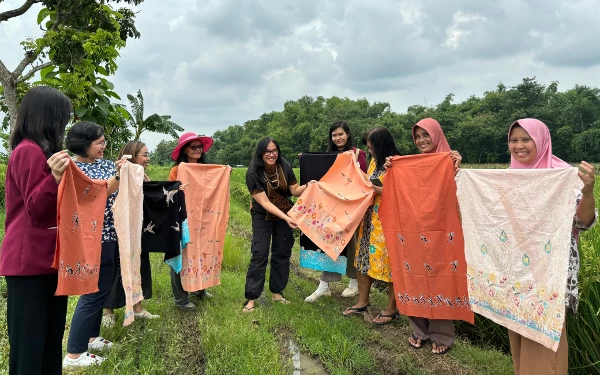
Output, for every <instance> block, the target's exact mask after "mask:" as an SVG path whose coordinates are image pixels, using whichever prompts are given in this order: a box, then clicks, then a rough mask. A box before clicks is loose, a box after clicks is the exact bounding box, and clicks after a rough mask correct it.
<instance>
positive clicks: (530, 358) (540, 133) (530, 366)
mask: <svg viewBox="0 0 600 375" xmlns="http://www.w3.org/2000/svg"><path fill="white" fill-rule="evenodd" d="M508 148H509V150H510V155H511V160H510V167H511V168H515V169H537V168H570V167H571V165H569V164H568V163H566V162H564V161H562V160H560V159H559V158H557V157H556V156H554V155H552V140H551V139H550V131H549V130H548V127H546V125H545V124H544V123H543V122H541V121H539V120H536V119H532V118H526V119H521V120H517V121H515V122H514V123H513V124H512V125H511V127H510V130H509V132H508ZM579 177H580V178H581V180H582V181H583V184H584V186H583V189H581V194H580V195H579V196H578V197H577V203H576V204H577V211H576V213H575V217H574V218H573V231H572V235H571V251H570V256H569V277H568V279H567V286H566V296H565V309H566V310H567V311H568V312H570V313H572V314H576V313H577V304H578V302H579V301H578V292H579V291H578V287H577V274H578V273H579V252H578V250H577V244H578V240H579V231H581V230H588V229H589V228H591V227H592V225H594V223H595V222H596V219H597V216H598V212H597V211H596V208H595V202H594V183H595V171H594V167H593V166H592V165H591V164H589V163H587V162H585V161H582V162H581V164H580V165H579ZM565 324H566V323H565ZM508 337H509V339H510V351H511V354H512V359H513V366H514V368H515V375H519V374H544V375H546V374H556V375H566V374H567V371H568V364H569V362H568V360H569V356H568V342H567V331H566V325H565V327H563V332H562V334H561V336H560V343H559V345H558V350H557V351H556V352H554V351H552V350H551V349H548V348H546V347H545V346H543V345H541V344H538V343H536V342H535V341H532V340H529V339H528V338H526V337H523V336H521V335H519V334H517V333H515V332H513V331H511V330H508Z"/></svg>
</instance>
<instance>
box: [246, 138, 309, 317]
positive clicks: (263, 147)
mask: <svg viewBox="0 0 600 375" xmlns="http://www.w3.org/2000/svg"><path fill="white" fill-rule="evenodd" d="M312 182H314V181H311V182H310V183H312ZM246 185H247V186H248V190H249V191H250V195H251V196H252V201H251V205H250V214H251V215H252V248H251V252H252V257H251V258H250V264H249V266H248V272H247V273H246V288H245V289H246V290H245V296H246V302H245V303H244V308H243V309H242V311H243V312H252V311H254V307H255V300H256V299H257V298H258V297H259V296H260V294H261V293H262V291H263V287H264V284H265V272H266V270H267V262H268V261H269V247H271V278H270V280H269V289H270V291H271V293H272V294H273V297H272V299H273V301H274V302H279V303H283V304H288V303H289V301H288V300H286V299H285V298H284V297H283V295H282V292H283V290H284V289H285V287H286V285H287V282H288V278H289V274H290V257H291V256H292V246H294V234H293V232H292V229H293V228H297V227H298V223H296V222H295V221H294V220H293V219H292V218H290V217H289V216H287V214H286V212H288V211H289V210H290V209H291V208H292V200H291V196H292V195H293V196H296V197H298V196H300V195H301V194H302V193H303V192H304V190H306V186H307V184H305V185H303V186H298V182H297V180H296V176H295V175H294V171H293V170H292V166H291V165H290V163H288V162H287V161H286V160H285V159H284V158H283V156H281V152H280V149H279V145H278V144H277V142H276V141H275V140H274V139H273V138H271V137H266V138H263V139H261V140H260V141H258V144H257V145H256V151H255V152H254V156H253V158H252V160H251V161H250V166H249V167H248V171H247V172H246ZM271 242H272V245H271Z"/></svg>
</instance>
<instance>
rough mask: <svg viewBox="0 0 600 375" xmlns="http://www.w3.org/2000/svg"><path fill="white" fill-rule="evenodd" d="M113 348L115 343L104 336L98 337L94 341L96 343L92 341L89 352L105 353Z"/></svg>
mask: <svg viewBox="0 0 600 375" xmlns="http://www.w3.org/2000/svg"><path fill="white" fill-rule="evenodd" d="M112 347H113V343H112V342H110V341H108V340H107V339H105V338H104V337H102V336H98V337H96V338H95V339H94V341H92V342H90V343H89V344H88V350H98V351H103V350H108V349H111V348H112Z"/></svg>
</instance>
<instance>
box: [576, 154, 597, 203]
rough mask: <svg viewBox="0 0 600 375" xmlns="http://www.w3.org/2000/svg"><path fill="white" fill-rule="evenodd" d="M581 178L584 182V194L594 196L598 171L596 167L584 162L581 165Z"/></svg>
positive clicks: (582, 190) (582, 191)
mask: <svg viewBox="0 0 600 375" xmlns="http://www.w3.org/2000/svg"><path fill="white" fill-rule="evenodd" d="M579 178H581V181H583V189H581V193H582V194H591V195H592V196H593V195H594V183H595V182H596V171H595V170H594V166H593V165H591V164H590V163H588V162H586V161H582V162H581V164H579Z"/></svg>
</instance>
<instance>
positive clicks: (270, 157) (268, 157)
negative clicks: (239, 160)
mask: <svg viewBox="0 0 600 375" xmlns="http://www.w3.org/2000/svg"><path fill="white" fill-rule="evenodd" d="M278 156H279V150H277V145H275V143H274V142H269V144H268V145H267V149H266V150H265V152H264V153H263V155H262V159H263V161H264V162H265V165H269V166H271V165H275V163H276V162H277V157H278Z"/></svg>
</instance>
